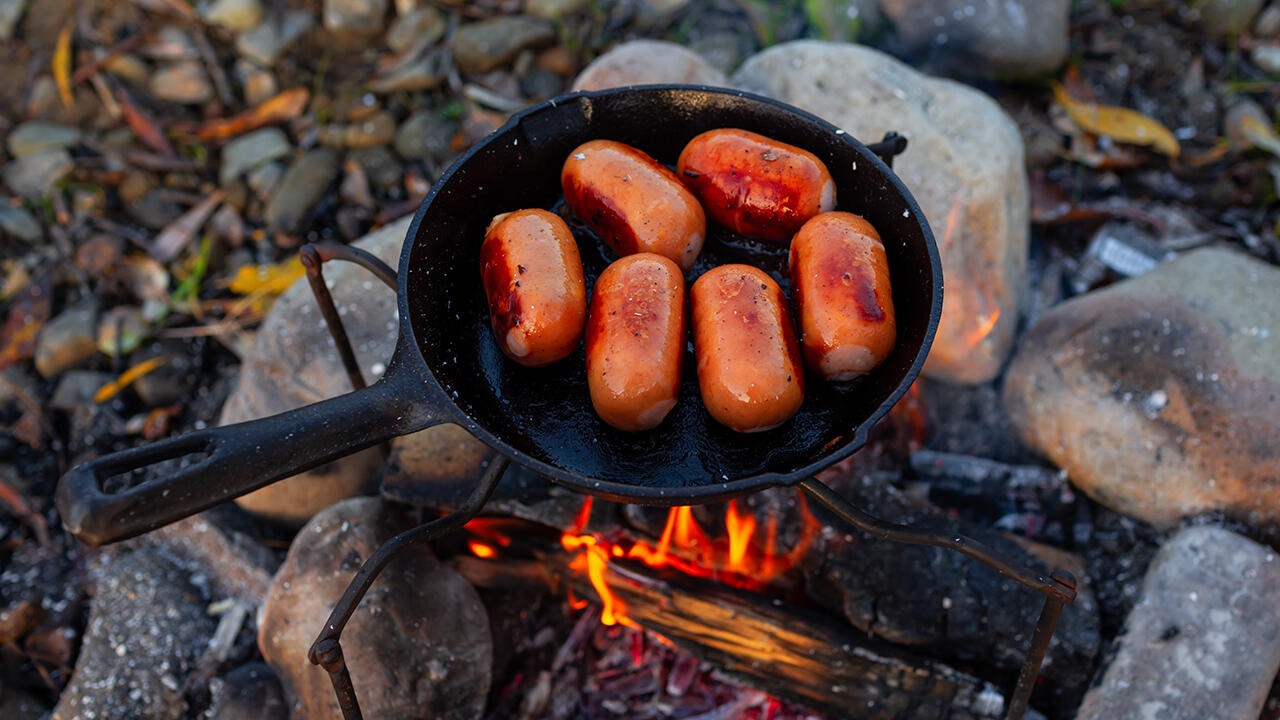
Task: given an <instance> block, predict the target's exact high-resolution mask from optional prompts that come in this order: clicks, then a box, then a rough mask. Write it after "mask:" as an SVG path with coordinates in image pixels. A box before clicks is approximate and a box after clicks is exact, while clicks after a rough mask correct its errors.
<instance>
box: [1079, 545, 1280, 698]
mask: <svg viewBox="0 0 1280 720" xmlns="http://www.w3.org/2000/svg"><path fill="white" fill-rule="evenodd" d="M1277 595H1280V560H1278V559H1277V558H1276V554H1275V552H1274V551H1273V550H1271V549H1270V548H1267V547H1265V546H1262V545H1259V544H1257V543H1255V542H1253V541H1252V540H1249V539H1247V538H1244V537H1242V536H1240V535H1236V534H1235V533H1232V532H1229V531H1227V530H1223V529H1221V528H1213V527H1194V528H1188V529H1186V530H1183V531H1181V532H1179V533H1178V534H1177V535H1174V536H1173V537H1172V538H1170V539H1169V541H1168V542H1166V543H1165V544H1164V546H1163V547H1161V548H1160V552H1159V554H1157V555H1156V559H1155V561H1153V562H1152V563H1151V567H1150V569H1149V570H1148V571H1147V577H1146V580H1145V581H1144V582H1143V587H1142V599H1141V600H1140V601H1139V602H1138V604H1137V606H1135V607H1134V609H1133V612H1132V613H1130V614H1129V617H1128V619H1127V620H1125V626H1124V632H1123V634H1121V635H1120V637H1119V638H1117V643H1118V644H1119V650H1118V651H1117V652H1116V656H1115V659H1114V660H1113V661H1112V662H1111V665H1110V667H1108V668H1107V669H1106V672H1105V673H1104V674H1103V675H1102V678H1101V681H1100V682H1098V683H1097V685H1096V686H1095V687H1094V688H1093V689H1091V690H1090V691H1089V693H1088V694H1087V695H1086V696H1085V699H1084V703H1083V704H1082V705H1081V706H1080V710H1079V712H1078V714H1077V715H1076V718H1077V719H1078V720H1103V719H1104V718H1105V719H1107V720H1109V719H1110V718H1160V720H1199V719H1200V718H1210V717H1211V718H1219V719H1220V720H1255V719H1256V718H1257V717H1258V716H1259V713H1260V712H1261V710H1262V706H1263V703H1264V702H1265V701H1266V698H1267V692H1268V690H1269V689H1270V687H1271V681H1272V679H1273V678H1274V677H1275V675H1276V671H1277V670H1278V669H1280V605H1277V604H1276V602H1275V598H1276V597H1277Z"/></svg>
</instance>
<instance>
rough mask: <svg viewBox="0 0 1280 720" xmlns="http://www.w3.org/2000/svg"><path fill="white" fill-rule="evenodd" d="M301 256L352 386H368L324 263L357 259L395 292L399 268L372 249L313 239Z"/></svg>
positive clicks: (358, 263) (321, 312)
mask: <svg viewBox="0 0 1280 720" xmlns="http://www.w3.org/2000/svg"><path fill="white" fill-rule="evenodd" d="M298 256H299V258H300V259H301V260H302V266H303V267H304V268H306V270H307V282H308V283H310V284H311V293H312V294H313V295H315V297H316V304H317V305H319V306H320V314H321V315H323V316H324V322H325V325H327V326H328V327H329V334H330V335H332V336H333V344H334V345H337V346H338V356H339V357H341V358H342V367H343V368H345V369H346V371H347V378H348V379H350V380H351V388H352V389H353V390H360V389H362V388H364V386H365V382H364V374H363V373H361V372H360V365H359V364H358V363H357V362H356V354H355V351H353V350H352V349H351V339H350V338H348V337H347V329H346V327H344V326H343V324H342V318H341V317H340V316H339V315H338V308H337V307H335V306H334V304H333V295H331V294H329V286H328V285H325V283H324V270H323V266H324V263H326V262H328V261H330V260H346V261H347V262H352V263H355V264H357V265H359V266H360V267H362V268H364V269H366V270H368V271H369V272H371V273H373V274H374V275H375V276H377V278H378V279H379V280H381V281H382V282H383V283H384V284H386V285H387V287H389V288H391V290H392V292H395V290H396V284H397V283H396V271H395V270H392V269H391V268H390V267H389V266H388V265H387V264H386V263H384V262H382V261H381V260H379V259H378V258H377V257H375V256H374V255H373V254H372V253H368V252H365V251H364V250H361V249H360V248H355V247H351V246H349V245H325V244H319V243H310V244H307V245H303V246H302V249H301V250H299V251H298Z"/></svg>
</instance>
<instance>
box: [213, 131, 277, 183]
mask: <svg viewBox="0 0 1280 720" xmlns="http://www.w3.org/2000/svg"><path fill="white" fill-rule="evenodd" d="M292 153H293V145H291V144H290V143H289V138H288V137H286V136H285V134H284V131H283V130H281V129H280V128H276V127H268V128H262V129H261V130H255V131H253V132H251V133H246V134H244V135H241V136H240V137H238V138H235V139H234V140H232V141H230V142H228V143H227V144H226V145H223V146H222V165H221V167H220V168H219V170H218V179H219V181H220V182H221V183H222V186H223V187H226V186H227V185H229V184H231V181H233V180H235V179H236V178H238V177H240V176H241V175H242V174H244V173H246V172H248V171H250V170H252V169H254V168H256V167H258V166H259V165H262V164H264V163H268V162H271V161H272V160H278V159H280V158H282V157H288V156H289V155H290V154H292Z"/></svg>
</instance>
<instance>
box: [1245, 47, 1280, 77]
mask: <svg viewBox="0 0 1280 720" xmlns="http://www.w3.org/2000/svg"><path fill="white" fill-rule="evenodd" d="M1249 57H1250V59H1252V60H1253V64H1254V65H1257V66H1258V67H1259V68H1260V69H1261V70H1262V71H1263V72H1266V73H1271V74H1272V75H1277V74H1280V45H1259V46H1258V47H1256V48H1254V49H1253V50H1252V51H1250V53H1249Z"/></svg>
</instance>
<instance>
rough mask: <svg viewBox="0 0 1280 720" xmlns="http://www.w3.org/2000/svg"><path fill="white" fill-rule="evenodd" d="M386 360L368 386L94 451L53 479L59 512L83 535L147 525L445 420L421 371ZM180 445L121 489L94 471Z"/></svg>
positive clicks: (109, 472)
mask: <svg viewBox="0 0 1280 720" xmlns="http://www.w3.org/2000/svg"><path fill="white" fill-rule="evenodd" d="M400 370H401V372H397V371H396V366H395V363H394V362H393V364H392V367H391V368H390V369H388V371H387V373H386V375H385V376H384V377H383V378H382V380H380V381H379V382H378V383H376V384H375V385H373V386H372V387H368V388H364V389H362V390H357V391H355V392H351V393H347V394H346V395H340V396H338V397H335V398H331V399H329V400H324V401H322V402H318V403H315V404H314V405H306V406H304V407H300V408H297V409H294V410H290V411H288V412H284V413H281V414H279V415H273V416H271V417H266V418H261V419H258V420H250V421H248V422H243V423H237V424H235V425H225V426H222V427H215V428H208V429H205V430H197V431H195V432H193V433H189V434H187V435H182V436H180V437H175V438H168V439H166V440H161V441H159V442H156V443H152V444H150V445H143V446H141V447H136V448H131V449H129V450H122V451H120V452H117V453H112V454H110V455H104V456H102V457H99V458H95V459H93V460H90V461H88V462H86V463H83V464H81V465H78V466H76V467H74V468H72V469H71V470H69V471H68V472H67V474H66V475H64V476H63V477H62V480H61V481H60V482H59V483H58V492H57V506H58V512H59V514H60V515H61V516H62V522H63V524H64V525H65V526H66V528H67V530H69V531H70V532H71V533H72V534H73V535H75V536H76V537H78V538H80V540H82V541H83V542H85V543H87V544H89V545H95V546H96V545H105V544H108V543H113V542H116V541H118V540H125V539H127V538H131V537H133V536H135V535H140V534H142V533H145V532H148V531H150V530H154V529H156V528H158V527H161V526H163V525H167V524H169V523H172V522H175V521H177V520H181V519H182V518H185V517H187V516H189V515H194V514H195V513H198V512H200V511H202V510H207V509H208V508H211V507H213V506H214V505H218V504H220V503H223V502H226V501H228V500H231V499H232V498H236V497H239V496H241V495H244V494H245V493H248V492H250V491H253V490H257V489H258V488H260V487H263V486H264V485H269V484H271V483H273V482H275V481H277V480H281V479H284V478H286V477H289V476H291V475H296V474H297V473H300V472H303V471H304V470H309V469H311V468H313V467H316V466H318V465H322V464H324V463H326V462H329V461H331V460H336V459H337V458H340V457H343V456H345V455H350V454H351V453H353V452H356V451H358V450H363V449H364V448H367V447H371V446H373V445H376V444H378V443H380V442H382V441H384V440H387V439H389V438H391V437H394V436H396V435H404V434H406V433H410V432H414V431H415V430H419V429H422V428H425V427H429V426H431V425H435V424H438V423H440V422H444V421H445V418H443V417H439V416H440V415H441V413H439V412H435V411H433V410H432V409H431V408H429V407H426V406H427V405H429V404H430V403H429V402H427V403H424V398H423V395H424V393H423V387H422V381H421V380H420V379H418V378H417V377H415V374H414V373H412V372H404V370H405V368H403V367H402V368H400ZM189 455H195V456H198V457H197V458H192V460H194V462H192V463H191V464H188V465H186V466H185V467H180V468H178V469H175V470H172V471H170V472H168V473H167V474H161V475H157V476H154V477H149V478H148V479H147V480H145V481H143V482H142V483H141V484H139V485H136V486H134V487H130V488H128V489H126V490H122V491H120V492H116V493H111V492H107V491H106V490H104V489H103V486H102V482H103V480H105V479H107V478H110V477H112V476H115V475H120V474H123V473H128V472H131V471H134V470H142V469H144V468H149V467H151V466H153V465H156V464H158V463H161V462H164V461H167V460H177V459H179V458H184V457H187V456H189Z"/></svg>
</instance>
